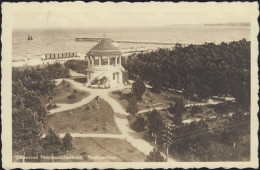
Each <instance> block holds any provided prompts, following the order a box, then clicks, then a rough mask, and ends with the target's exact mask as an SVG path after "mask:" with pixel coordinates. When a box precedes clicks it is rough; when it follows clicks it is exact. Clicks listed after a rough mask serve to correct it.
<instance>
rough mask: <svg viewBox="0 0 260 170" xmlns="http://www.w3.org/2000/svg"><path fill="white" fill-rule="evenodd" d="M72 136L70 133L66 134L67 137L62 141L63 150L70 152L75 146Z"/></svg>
mask: <svg viewBox="0 0 260 170" xmlns="http://www.w3.org/2000/svg"><path fill="white" fill-rule="evenodd" d="M72 140H73V138H72V136H71V135H70V134H69V133H66V135H65V136H64V137H63V139H62V144H63V149H64V150H66V151H68V150H70V149H72V147H73V145H72Z"/></svg>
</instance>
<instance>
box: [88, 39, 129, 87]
mask: <svg viewBox="0 0 260 170" xmlns="http://www.w3.org/2000/svg"><path fill="white" fill-rule="evenodd" d="M121 54H122V52H121V51H120V50H119V49H118V48H117V47H115V46H114V45H113V44H112V41H111V39H108V38H104V39H103V40H101V41H100V42H99V43H98V44H97V45H96V46H94V47H93V48H92V49H91V50H90V51H89V52H88V53H87V54H86V57H85V59H86V60H87V61H88V68H87V69H86V71H87V78H88V82H87V86H92V87H103V88H109V87H114V86H118V85H122V84H123V71H125V69H124V68H123V67H122V65H121V61H122V56H121Z"/></svg>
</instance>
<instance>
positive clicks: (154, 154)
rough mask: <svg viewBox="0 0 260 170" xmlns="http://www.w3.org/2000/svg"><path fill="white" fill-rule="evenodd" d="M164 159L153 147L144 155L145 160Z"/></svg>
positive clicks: (159, 160) (157, 160)
mask: <svg viewBox="0 0 260 170" xmlns="http://www.w3.org/2000/svg"><path fill="white" fill-rule="evenodd" d="M165 161H166V159H165V158H164V156H163V155H162V154H161V152H160V151H159V150H158V149H155V148H154V149H153V151H151V152H150V153H149V155H148V156H147V157H146V159H145V162H165Z"/></svg>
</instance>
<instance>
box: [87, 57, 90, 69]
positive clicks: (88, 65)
mask: <svg viewBox="0 0 260 170" xmlns="http://www.w3.org/2000/svg"><path fill="white" fill-rule="evenodd" d="M87 60H88V67H89V66H90V59H89V56H87Z"/></svg>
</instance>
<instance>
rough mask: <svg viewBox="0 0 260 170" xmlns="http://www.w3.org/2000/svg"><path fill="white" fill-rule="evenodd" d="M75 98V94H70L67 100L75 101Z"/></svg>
mask: <svg viewBox="0 0 260 170" xmlns="http://www.w3.org/2000/svg"><path fill="white" fill-rule="evenodd" d="M75 98H76V95H75V94H71V95H69V96H68V99H75Z"/></svg>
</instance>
